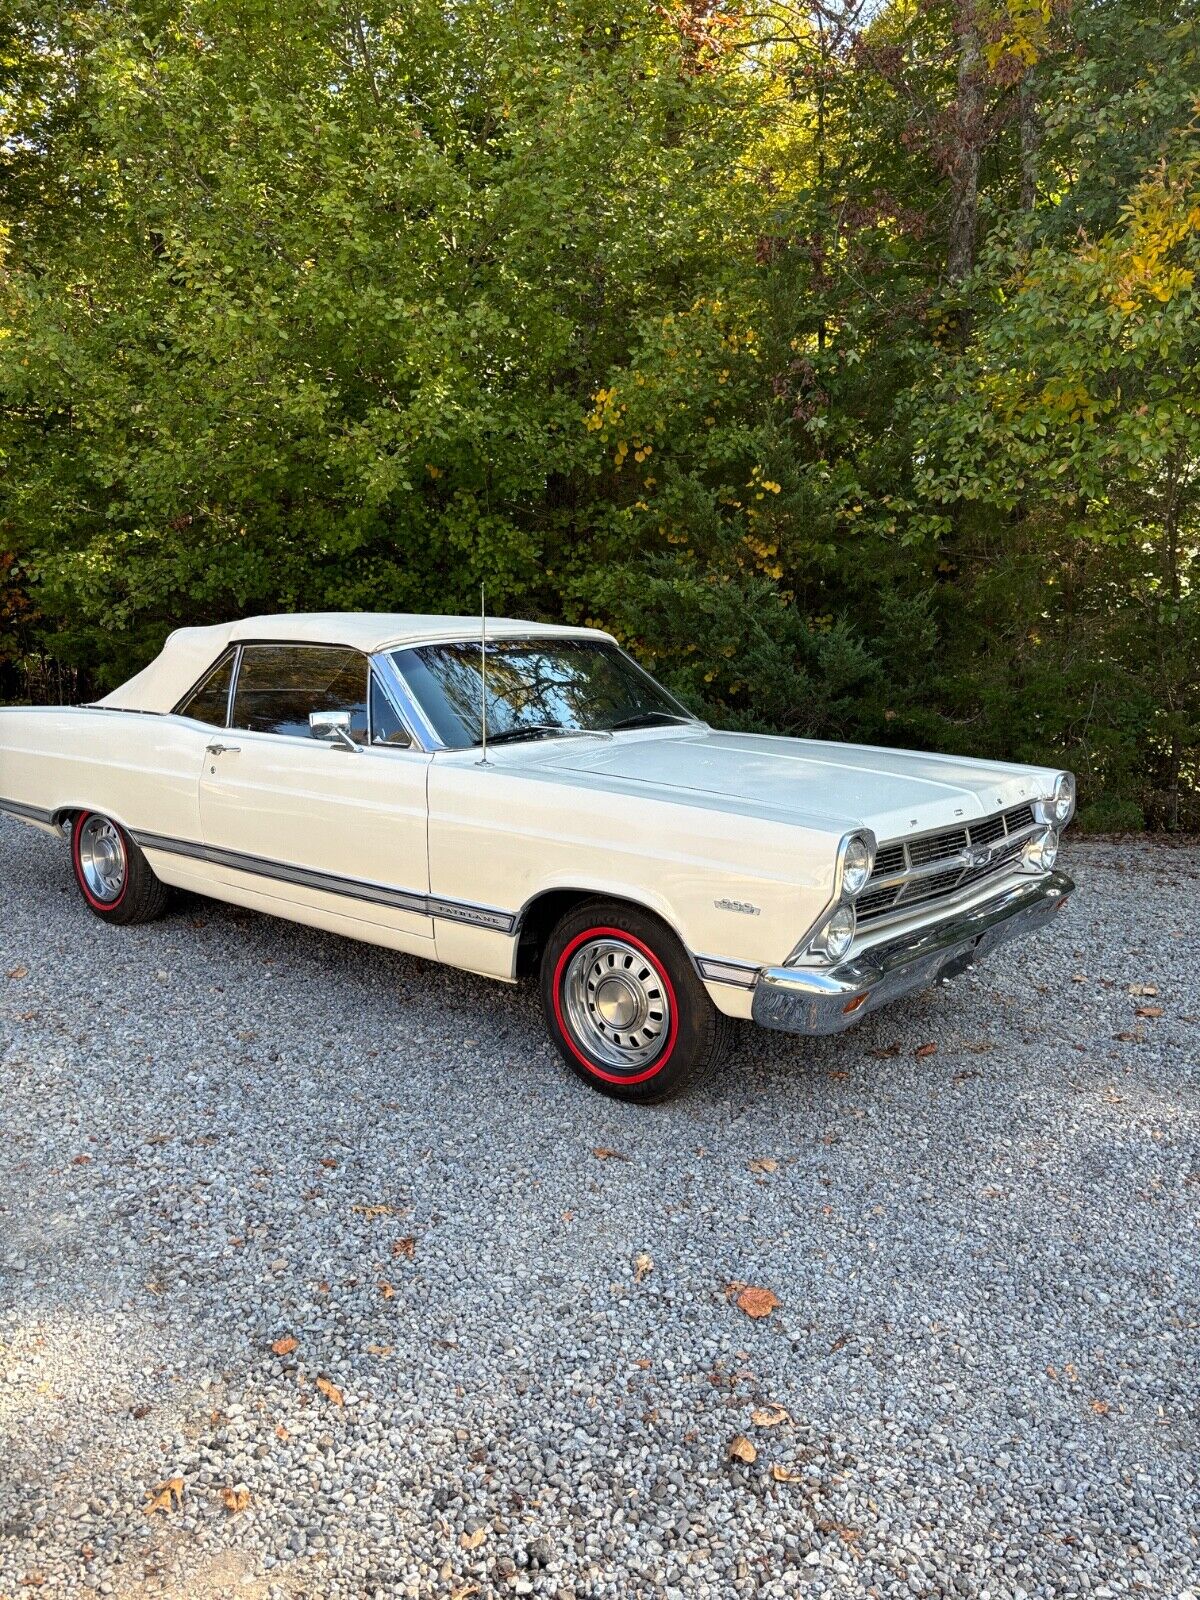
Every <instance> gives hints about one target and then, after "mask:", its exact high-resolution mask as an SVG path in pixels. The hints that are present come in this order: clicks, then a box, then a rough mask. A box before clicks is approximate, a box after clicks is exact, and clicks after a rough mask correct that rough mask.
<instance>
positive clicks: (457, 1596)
mask: <svg viewBox="0 0 1200 1600" xmlns="http://www.w3.org/2000/svg"><path fill="white" fill-rule="evenodd" d="M478 1593H479V1585H478V1584H477V1583H475V1582H473V1581H472V1582H470V1583H459V1584H456V1585H455V1587H454V1588H453V1589H451V1591H450V1600H471V1596H472V1595H476V1594H478Z"/></svg>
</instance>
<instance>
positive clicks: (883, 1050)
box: [867, 1044, 900, 1061]
mask: <svg viewBox="0 0 1200 1600" xmlns="http://www.w3.org/2000/svg"><path fill="white" fill-rule="evenodd" d="M867 1054H868V1055H869V1056H874V1057H875V1059H876V1061H889V1060H890V1059H891V1058H892V1056H898V1055H899V1054H900V1046H899V1045H898V1044H879V1045H876V1046H875V1047H874V1048H873V1049H871V1050H868V1051H867Z"/></svg>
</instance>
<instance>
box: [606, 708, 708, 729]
mask: <svg viewBox="0 0 1200 1600" xmlns="http://www.w3.org/2000/svg"><path fill="white" fill-rule="evenodd" d="M695 720H696V719H695V717H681V716H677V715H676V713H675V712H674V711H639V712H637V714H636V715H635V716H632V717H622V718H621V720H620V722H614V723H613V725H612V731H613V732H614V733H617V732H619V731H620V730H621V729H622V728H653V727H655V726H656V725H657V724H658V723H660V722H695Z"/></svg>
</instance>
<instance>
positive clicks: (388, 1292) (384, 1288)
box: [379, 1278, 396, 1300]
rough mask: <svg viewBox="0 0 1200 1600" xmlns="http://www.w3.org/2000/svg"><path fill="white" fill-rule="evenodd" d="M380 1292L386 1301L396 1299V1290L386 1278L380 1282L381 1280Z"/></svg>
mask: <svg viewBox="0 0 1200 1600" xmlns="http://www.w3.org/2000/svg"><path fill="white" fill-rule="evenodd" d="M379 1292H380V1294H381V1295H382V1296H383V1298H384V1299H385V1300H391V1299H394V1298H395V1294H396V1291H395V1289H393V1288H392V1286H391V1284H390V1283H389V1282H388V1281H387V1279H386V1278H380V1280H379Z"/></svg>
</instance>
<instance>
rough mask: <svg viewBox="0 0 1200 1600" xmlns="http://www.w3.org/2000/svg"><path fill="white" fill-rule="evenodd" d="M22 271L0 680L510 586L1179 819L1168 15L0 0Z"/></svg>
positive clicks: (731, 679) (705, 658)
mask: <svg viewBox="0 0 1200 1600" xmlns="http://www.w3.org/2000/svg"><path fill="white" fill-rule="evenodd" d="M860 3H861V4H862V10H861V12H860V11H856V9H855V6H856V4H860ZM0 249H2V250H3V257H2V259H0V470H2V474H3V475H2V478H0V662H2V663H4V665H3V666H2V667H0V671H3V672H4V674H5V678H4V685H5V688H6V692H7V693H8V694H9V695H10V696H20V695H28V696H33V697H40V696H51V697H56V696H58V695H59V694H62V693H80V694H83V693H90V692H92V691H93V690H94V689H96V688H97V687H101V686H103V685H105V684H109V683H111V682H113V681H116V680H119V679H120V678H122V677H124V676H126V675H127V674H128V673H129V672H130V670H131V669H133V668H134V667H135V666H137V665H138V664H139V663H140V662H141V661H142V660H143V659H144V658H145V657H146V656H147V655H148V654H150V653H151V652H152V651H153V650H154V649H156V648H157V646H158V644H159V643H160V642H161V639H162V638H163V636H164V634H165V633H166V632H167V631H168V630H169V629H170V628H171V627H173V626H175V625H177V624H178V623H179V622H180V621H207V620H213V619H217V618H221V617H226V616H230V615H234V614H241V613H247V612H252V611H257V610H277V609H320V608H327V607H331V608H345V607H349V608H359V607H361V608H368V609H373V610H392V609H395V610H434V611H449V610H456V609H466V610H471V609H473V608H474V606H475V604H476V600H477V596H478V586H479V584H480V582H481V581H486V584H487V588H488V595H489V602H490V605H491V607H492V609H493V610H494V611H496V612H501V611H509V612H517V613H523V614H527V615H540V616H546V617H553V618H561V617H565V618H568V619H573V620H594V621H599V622H601V623H602V624H604V625H605V626H608V627H610V628H612V629H613V630H614V631H615V632H617V633H618V634H619V635H620V636H621V637H622V638H623V639H625V640H626V641H627V642H628V643H629V644H630V646H631V647H632V648H633V649H634V650H635V651H636V652H637V653H638V654H639V655H640V656H641V657H642V658H643V659H644V660H646V661H647V663H648V664H649V665H651V667H652V668H653V669H654V670H656V671H657V672H658V673H659V674H660V675H661V676H662V677H663V678H664V679H666V680H667V681H668V682H669V683H671V684H672V686H673V687H675V688H676V689H677V690H678V691H679V692H680V693H682V694H683V695H685V696H686V697H687V698H689V699H690V700H692V702H693V703H695V704H696V705H698V706H703V707H706V708H707V711H708V714H709V715H710V716H711V717H712V718H713V719H714V720H716V721H719V722H726V723H734V724H739V725H743V726H755V727H762V728H774V729H780V730H784V731H789V732H798V733H813V734H817V735H832V736H834V737H847V738H852V739H865V740H870V741H876V742H879V743H914V744H918V745H923V746H938V747H942V748H950V749H961V750H971V751H975V752H978V753H982V754H989V755H996V756H1011V757H1014V758H1029V759H1036V760H1047V761H1050V760H1054V761H1060V760H1061V761H1065V762H1069V763H1070V764H1072V765H1074V766H1075V767H1076V768H1077V770H1078V771H1079V774H1080V779H1081V789H1082V796H1083V802H1084V817H1085V820H1090V821H1091V822H1092V823H1093V824H1094V825H1098V826H1124V825H1132V826H1138V825H1142V824H1143V823H1144V824H1147V825H1150V826H1165V827H1175V828H1178V827H1196V826H1200V793H1198V790H1200V603H1198V601H1197V590H1196V580H1197V570H1198V549H1200V317H1198V315H1197V311H1198V309H1200V305H1198V301H1200V289H1198V288H1197V285H1196V283H1195V278H1194V274H1195V271H1196V267H1197V258H1198V257H1200V34H1198V28H1197V21H1196V14H1195V11H1194V10H1193V8H1192V6H1191V5H1190V4H1168V3H1160V0H1081V3H1079V4H1077V5H1075V6H1074V7H1072V8H1066V7H1060V6H1059V5H1057V4H1055V3H1053V0H890V3H884V4H882V5H880V4H866V3H865V0H849V5H848V8H847V9H828V8H826V7H825V5H824V4H822V3H820V0H816V3H810V4H807V5H802V6H799V7H797V6H793V5H792V4H790V3H787V4H778V3H776V4H772V3H767V0H762V3H759V0H747V3H746V4H745V5H726V4H724V3H722V0H666V3H664V4H662V5H658V6H647V5H644V4H634V3H632V0H553V3H549V4H547V3H546V0H458V3H456V4H455V5H453V6H450V5H446V4H444V3H443V0H406V3H405V5H403V6H396V5H394V4H390V3H386V0H365V3H361V4H359V3H355V0H271V3H270V4H267V3H265V0H127V3H126V4H123V5H122V6H120V7H113V6H110V5H107V4H104V3H100V0H62V3H61V4H58V5H56V6H50V5H47V4H46V3H45V0H12V3H11V4H10V6H9V7H8V8H7V10H6V15H5V19H4V20H3V21H0Z"/></svg>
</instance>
